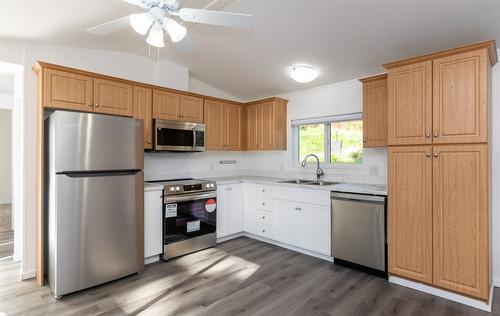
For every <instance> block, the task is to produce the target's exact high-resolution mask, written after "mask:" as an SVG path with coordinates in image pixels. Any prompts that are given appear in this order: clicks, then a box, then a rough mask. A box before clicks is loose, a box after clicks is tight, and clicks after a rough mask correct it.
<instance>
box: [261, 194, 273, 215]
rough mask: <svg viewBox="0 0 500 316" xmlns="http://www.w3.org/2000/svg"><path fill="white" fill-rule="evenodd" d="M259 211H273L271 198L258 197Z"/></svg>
mask: <svg viewBox="0 0 500 316" xmlns="http://www.w3.org/2000/svg"><path fill="white" fill-rule="evenodd" d="M257 209H259V210H264V211H269V212H272V211H273V200H272V199H271V198H265V197H258V198H257Z"/></svg>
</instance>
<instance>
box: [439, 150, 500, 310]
mask: <svg viewBox="0 0 500 316" xmlns="http://www.w3.org/2000/svg"><path fill="white" fill-rule="evenodd" d="M487 146H488V145H486V144H480V145H440V146H434V149H433V150H434V157H433V174H434V178H433V183H434V184H433V205H434V207H433V213H434V215H433V227H434V229H433V240H434V251H433V254H434V255H433V257H434V285H436V286H439V287H441V288H445V289H449V290H453V291H456V292H460V293H463V294H467V295H470V296H474V297H477V298H480V299H483V300H487V299H488V298H489V297H488V291H489V286H490V284H489V260H490V259H489V242H488V234H489V233H488V229H489V228H488V225H489V224H488V173H487V170H488V154H487Z"/></svg>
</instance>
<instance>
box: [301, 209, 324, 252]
mask: <svg viewBox="0 0 500 316" xmlns="http://www.w3.org/2000/svg"><path fill="white" fill-rule="evenodd" d="M298 207H299V208H300V210H299V216H300V230H299V234H300V247H302V248H304V249H307V250H311V251H315V252H319V253H322V254H324V255H327V256H330V255H331V246H330V242H331V238H332V235H331V231H330V227H331V219H330V216H331V215H330V214H331V210H330V208H329V207H320V206H313V205H307V204H302V205H299V206H298Z"/></svg>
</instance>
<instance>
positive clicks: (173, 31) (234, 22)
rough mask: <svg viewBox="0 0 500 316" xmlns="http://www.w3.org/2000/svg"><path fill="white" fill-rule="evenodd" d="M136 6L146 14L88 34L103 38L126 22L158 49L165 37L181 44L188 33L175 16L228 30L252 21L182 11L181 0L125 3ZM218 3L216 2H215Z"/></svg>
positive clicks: (226, 14) (247, 25)
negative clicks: (227, 28)
mask: <svg viewBox="0 0 500 316" xmlns="http://www.w3.org/2000/svg"><path fill="white" fill-rule="evenodd" d="M123 1H125V2H127V3H130V4H133V5H136V6H138V7H140V8H142V9H143V10H145V11H146V12H143V13H139V14H131V15H130V16H125V17H122V18H118V19H116V20H113V21H110V22H107V23H104V24H101V25H97V26H94V27H91V28H88V29H87V30H86V31H87V32H90V33H93V34H99V35H104V34H107V33H110V32H113V31H116V30H118V29H120V28H121V27H123V26H124V22H125V23H126V21H127V19H128V21H129V23H130V25H131V26H132V28H133V29H134V30H135V31H136V32H137V33H139V34H141V35H146V34H147V33H148V31H149V35H148V37H147V39H146V42H147V43H148V44H149V45H151V46H155V47H164V46H165V43H164V42H163V37H164V34H165V33H167V34H168V35H169V36H170V39H171V40H172V42H174V43H177V42H179V41H181V40H182V39H183V38H184V37H185V36H186V33H187V30H186V28H185V27H184V26H182V25H181V24H180V23H179V22H177V21H176V20H174V19H172V18H171V17H175V18H176V19H179V20H181V21H184V22H194V23H204V24H211V25H218V26H226V27H237V28H242V29H249V28H251V27H252V24H253V20H252V16H251V15H249V14H240V13H229V12H220V11H210V10H204V9H191V8H182V7H181V0H123ZM213 2H217V1H213Z"/></svg>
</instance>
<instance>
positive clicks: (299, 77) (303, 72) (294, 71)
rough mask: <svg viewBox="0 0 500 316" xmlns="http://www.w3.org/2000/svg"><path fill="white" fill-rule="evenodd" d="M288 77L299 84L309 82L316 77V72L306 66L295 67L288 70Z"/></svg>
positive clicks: (314, 69)
mask: <svg viewBox="0 0 500 316" xmlns="http://www.w3.org/2000/svg"><path fill="white" fill-rule="evenodd" d="M289 75H290V77H291V78H292V79H293V80H295V81H297V82H300V83H306V82H311V81H313V80H314V79H316V78H317V77H318V70H316V68H314V67H312V66H308V65H296V66H293V67H292V68H291V69H290V73H289Z"/></svg>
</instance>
